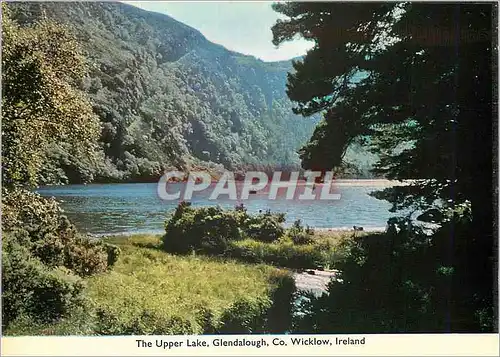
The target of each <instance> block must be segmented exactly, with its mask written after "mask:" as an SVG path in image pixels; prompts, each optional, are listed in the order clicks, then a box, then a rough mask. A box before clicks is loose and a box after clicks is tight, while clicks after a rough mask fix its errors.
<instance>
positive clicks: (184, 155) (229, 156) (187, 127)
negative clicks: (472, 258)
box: [9, 2, 319, 182]
mask: <svg viewBox="0 0 500 357" xmlns="http://www.w3.org/2000/svg"><path fill="white" fill-rule="evenodd" d="M9 6H10V8H11V9H12V11H13V13H14V16H15V18H16V20H17V21H18V22H19V23H21V24H23V25H26V26H28V25H29V24H30V23H32V22H33V21H35V20H36V19H38V18H40V17H41V16H46V17H47V18H48V19H50V20H54V21H56V22H58V23H62V24H65V25H67V26H68V27H69V28H70V30H71V31H72V32H73V33H74V35H75V36H76V37H77V39H78V41H79V42H80V44H81V46H82V48H83V49H84V52H85V55H86V57H87V59H88V63H89V68H90V73H89V76H88V78H86V79H85V80H84V82H83V83H82V85H81V89H82V90H83V91H84V92H86V93H87V94H88V97H89V98H90V100H91V102H92V104H93V107H94V111H95V113H96V114H97V115H98V116H99V118H100V120H101V123H102V136H101V141H102V146H103V152H104V155H105V157H103V160H102V162H100V163H99V164H98V165H97V166H94V165H93V164H90V163H82V162H78V161H76V160H74V159H73V158H71V157H70V156H69V155H68V154H67V150H65V148H64V147H56V148H54V149H53V150H52V151H51V154H50V155H51V156H52V158H53V160H52V162H53V163H54V164H53V165H49V166H48V167H47V174H46V177H47V182H54V181H69V182H80V181H88V180H92V179H94V180H98V181H124V180H125V181H127V180H128V181H143V180H151V179H156V178H157V177H158V176H159V175H160V174H161V173H162V172H163V170H164V169H166V168H177V169H184V170H185V169H191V168H196V167H212V168H218V169H220V168H222V167H225V168H227V169H232V170H236V169H240V168H244V167H249V166H254V167H255V166H259V165H261V166H262V165H268V166H279V167H282V166H297V165H299V159H298V155H297V154H296V151H297V150H298V149H299V148H300V147H301V146H302V145H303V144H304V143H305V142H306V141H307V140H308V139H309V138H310V136H311V134H312V131H313V130H314V127H315V125H316V123H317V122H318V120H319V116H316V117H313V118H307V119H305V118H302V117H299V116H296V115H294V114H293V113H292V110H291V108H292V106H293V105H292V103H291V102H290V101H289V99H288V98H287V96H286V81H287V73H288V72H289V71H291V70H292V62H291V61H282V62H263V61H261V60H258V59H256V58H254V57H252V56H246V55H242V54H239V53H235V52H232V51H229V50H227V49H225V48H224V47H222V46H220V45H217V44H214V43H212V42H210V41H208V40H207V39H206V38H205V37H204V36H203V35H202V34H201V33H200V32H199V31H197V30H195V29H193V28H191V27H189V26H187V25H185V24H182V23H181V22H178V21H176V20H174V19H173V18H171V17H169V16H167V15H163V14H158V13H154V12H149V11H145V10H142V9H139V8H136V7H133V6H130V5H126V4H122V3H110V2H106V3H95V2H71V3H63V2H57V3H55V2H53V3H41V2H40V3H38V2H37V3H34V2H33V3H10V5H9Z"/></svg>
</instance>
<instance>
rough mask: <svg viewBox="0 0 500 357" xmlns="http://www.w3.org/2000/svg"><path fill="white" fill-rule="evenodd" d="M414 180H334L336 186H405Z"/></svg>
mask: <svg viewBox="0 0 500 357" xmlns="http://www.w3.org/2000/svg"><path fill="white" fill-rule="evenodd" d="M411 182H412V180H406V181H397V180H387V179H338V180H335V181H333V185H334V186H405V185H409V184H410V183H411Z"/></svg>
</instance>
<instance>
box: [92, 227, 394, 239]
mask: <svg viewBox="0 0 500 357" xmlns="http://www.w3.org/2000/svg"><path fill="white" fill-rule="evenodd" d="M310 228H311V229H312V230H313V231H314V232H318V233H322V232H338V233H343V232H346V233H347V232H349V233H353V232H357V231H355V230H354V229H353V228H352V227H350V228H349V227H316V228H314V227H310ZM385 229H386V227H363V230H362V231H361V232H385ZM84 234H86V235H88V236H89V237H91V238H105V237H120V236H123V237H131V236H135V235H163V234H165V231H164V230H161V231H160V230H158V231H143V232H141V231H139V232H137V231H135V232H134V231H132V232H131V231H125V232H110V233H84Z"/></svg>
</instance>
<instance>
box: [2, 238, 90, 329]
mask: <svg viewBox="0 0 500 357" xmlns="http://www.w3.org/2000/svg"><path fill="white" fill-rule="evenodd" d="M83 289H84V284H83V282H82V280H81V279H80V278H79V277H78V276H75V275H74V274H72V273H71V272H70V271H69V270H68V269H65V268H62V267H58V268H54V269H51V268H49V267H47V266H45V265H44V264H42V262H41V261H40V260H39V259H36V258H33V257H32V256H30V254H29V251H28V250H27V249H26V248H25V247H23V246H21V245H20V244H18V243H17V242H16V241H15V240H12V239H10V238H9V237H5V236H4V239H3V250H2V302H3V303H2V306H3V314H2V317H3V319H2V324H3V326H4V327H8V325H9V324H10V323H11V322H12V321H13V320H15V319H16V318H18V317H20V316H22V315H26V316H29V317H30V318H32V319H34V320H38V321H42V322H47V321H54V320H57V319H59V318H61V317H64V316H66V315H68V314H69V313H70V312H71V311H72V310H73V309H74V308H77V307H79V306H83V304H84V299H83Z"/></svg>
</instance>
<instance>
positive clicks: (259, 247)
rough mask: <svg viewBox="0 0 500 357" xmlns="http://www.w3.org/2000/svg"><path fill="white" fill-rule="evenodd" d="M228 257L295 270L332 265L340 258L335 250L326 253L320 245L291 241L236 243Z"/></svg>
mask: <svg viewBox="0 0 500 357" xmlns="http://www.w3.org/2000/svg"><path fill="white" fill-rule="evenodd" d="M227 255H229V256H231V257H232V258H236V259H240V260H244V261H247V262H250V263H267V264H272V265H275V266H280V267H288V268H293V269H308V268H317V267H322V266H325V265H332V264H333V262H334V261H335V260H336V259H337V258H338V257H337V255H336V254H335V251H334V250H333V249H332V250H326V251H325V250H323V249H322V248H321V245H319V244H318V245H312V244H310V245H295V244H294V243H293V242H292V241H291V240H289V239H280V240H278V241H276V242H274V243H264V242H260V241H256V240H253V239H245V240H242V241H238V242H234V243H233V244H232V245H231V249H230V250H229V251H228V252H227Z"/></svg>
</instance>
